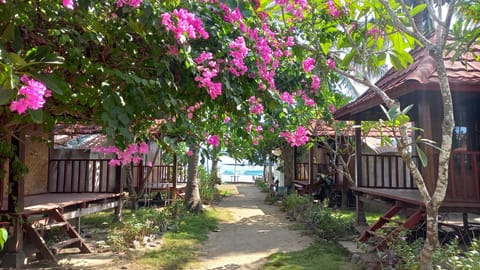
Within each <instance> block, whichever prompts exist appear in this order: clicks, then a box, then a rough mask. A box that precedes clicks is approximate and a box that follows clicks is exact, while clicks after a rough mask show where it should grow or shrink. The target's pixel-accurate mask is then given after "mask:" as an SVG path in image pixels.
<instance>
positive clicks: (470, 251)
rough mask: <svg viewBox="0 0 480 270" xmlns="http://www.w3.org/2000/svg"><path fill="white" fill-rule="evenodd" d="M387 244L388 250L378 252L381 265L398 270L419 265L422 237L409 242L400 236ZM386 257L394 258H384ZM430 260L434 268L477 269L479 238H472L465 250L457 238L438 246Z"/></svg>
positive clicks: (479, 250)
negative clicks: (393, 258)
mask: <svg viewBox="0 0 480 270" xmlns="http://www.w3.org/2000/svg"><path fill="white" fill-rule="evenodd" d="M389 246H390V249H389V250H387V251H385V252H381V253H379V256H380V258H379V261H380V263H381V265H382V266H391V267H394V268H395V269H400V270H403V269H405V270H407V269H418V268H419V267H420V258H419V256H420V255H419V254H420V250H421V249H422V247H423V239H417V240H415V241H414V242H413V243H409V242H408V241H405V238H403V237H400V238H398V239H396V240H394V241H392V242H391V243H390V244H389ZM387 257H395V258H396V259H395V260H385V258H387ZM432 261H433V265H434V268H435V269H479V268H478V266H479V265H480V240H479V239H474V240H473V241H472V242H471V246H470V247H468V248H467V250H465V248H462V247H461V246H460V245H459V243H458V241H457V240H454V241H452V242H451V243H449V244H447V245H443V246H440V247H438V248H437V249H436V250H435V252H434V254H433V260H432Z"/></svg>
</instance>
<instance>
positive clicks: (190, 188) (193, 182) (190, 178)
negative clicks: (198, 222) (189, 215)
mask: <svg viewBox="0 0 480 270" xmlns="http://www.w3.org/2000/svg"><path fill="white" fill-rule="evenodd" d="M190 150H191V151H192V153H193V154H192V155H191V156H189V157H188V172H187V188H186V190H185V204H186V206H187V209H188V210H189V211H191V212H193V213H200V212H202V211H203V205H202V199H201V198H200V189H199V180H198V176H197V172H198V155H199V146H198V145H196V144H195V145H192V146H190Z"/></svg>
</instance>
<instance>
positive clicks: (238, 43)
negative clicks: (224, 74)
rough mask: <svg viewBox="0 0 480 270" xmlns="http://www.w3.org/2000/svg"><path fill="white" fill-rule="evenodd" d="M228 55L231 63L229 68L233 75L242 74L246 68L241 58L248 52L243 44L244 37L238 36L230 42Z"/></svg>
mask: <svg viewBox="0 0 480 270" xmlns="http://www.w3.org/2000/svg"><path fill="white" fill-rule="evenodd" d="M229 46H230V49H231V51H230V57H231V58H232V65H233V67H230V68H229V70H230V72H232V74H233V75H235V76H240V75H244V74H245V73H246V72H247V71H248V68H247V66H245V64H244V62H243V60H244V59H245V57H246V56H247V54H248V48H247V46H246V45H245V39H244V38H243V37H238V38H236V39H235V40H234V41H232V42H231V43H230V45H229Z"/></svg>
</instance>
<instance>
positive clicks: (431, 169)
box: [415, 91, 441, 194]
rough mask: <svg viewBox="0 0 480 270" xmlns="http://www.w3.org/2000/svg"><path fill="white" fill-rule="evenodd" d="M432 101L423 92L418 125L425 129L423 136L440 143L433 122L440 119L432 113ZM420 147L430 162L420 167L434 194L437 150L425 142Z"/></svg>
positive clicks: (428, 188) (429, 188)
mask: <svg viewBox="0 0 480 270" xmlns="http://www.w3.org/2000/svg"><path fill="white" fill-rule="evenodd" d="M431 103H432V100H431V98H429V97H428V96H427V91H423V92H421V94H420V104H419V105H418V106H417V110H418V127H420V128H422V129H423V134H422V137H423V138H426V139H430V140H434V141H436V142H438V143H439V144H440V143H441V141H439V139H440V140H441V137H440V138H435V137H434V136H433V126H432V124H434V123H436V122H438V121H439V120H438V117H437V114H432V108H431V106H430V104H431ZM434 115H435V117H434ZM416 135H418V134H415V136H416ZM420 147H421V148H422V149H423V150H424V152H425V154H426V155H427V158H428V164H429V166H427V167H420V170H421V172H422V175H423V178H424V181H425V185H426V186H427V190H428V192H429V193H430V194H433V191H434V190H435V186H436V179H437V176H436V175H435V174H436V173H437V169H436V168H435V167H436V165H438V162H437V160H434V153H435V151H434V149H433V148H432V147H430V146H427V145H425V144H420Z"/></svg>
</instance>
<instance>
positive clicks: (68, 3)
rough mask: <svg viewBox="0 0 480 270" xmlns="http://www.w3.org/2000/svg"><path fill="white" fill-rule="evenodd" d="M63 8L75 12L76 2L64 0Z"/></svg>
mask: <svg viewBox="0 0 480 270" xmlns="http://www.w3.org/2000/svg"><path fill="white" fill-rule="evenodd" d="M62 4H63V7H65V8H68V9H71V10H74V9H75V2H73V0H63V1H62Z"/></svg>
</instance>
